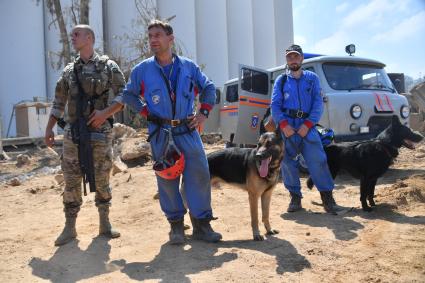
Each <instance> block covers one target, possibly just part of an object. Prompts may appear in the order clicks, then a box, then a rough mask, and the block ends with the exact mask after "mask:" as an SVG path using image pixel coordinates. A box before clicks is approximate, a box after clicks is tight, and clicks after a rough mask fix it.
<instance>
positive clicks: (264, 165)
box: [259, 157, 271, 178]
mask: <svg viewBox="0 0 425 283" xmlns="http://www.w3.org/2000/svg"><path fill="white" fill-rule="evenodd" d="M270 160H271V157H269V158H266V159H263V160H261V164H260V169H259V173H260V176H261V178H264V177H266V176H267V174H268V173H269V163H270Z"/></svg>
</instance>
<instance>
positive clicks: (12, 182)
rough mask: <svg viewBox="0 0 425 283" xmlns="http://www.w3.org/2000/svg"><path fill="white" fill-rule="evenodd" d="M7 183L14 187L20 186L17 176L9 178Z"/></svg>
mask: <svg viewBox="0 0 425 283" xmlns="http://www.w3.org/2000/svg"><path fill="white" fill-rule="evenodd" d="M7 184H8V185H9V186H14V187H16V186H20V185H21V181H19V179H18V178H13V179H10V180H9V181H8V182H7Z"/></svg>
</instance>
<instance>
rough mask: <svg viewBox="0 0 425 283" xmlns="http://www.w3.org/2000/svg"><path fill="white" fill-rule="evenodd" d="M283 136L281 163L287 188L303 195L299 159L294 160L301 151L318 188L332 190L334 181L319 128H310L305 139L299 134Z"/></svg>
mask: <svg viewBox="0 0 425 283" xmlns="http://www.w3.org/2000/svg"><path fill="white" fill-rule="evenodd" d="M282 136H283V140H284V141H285V156H284V158H283V160H282V163H281V172H282V176H283V184H284V185H285V188H286V189H287V190H288V191H290V192H291V193H295V194H298V195H299V196H302V194H301V184H300V176H299V169H298V167H299V161H298V160H294V158H295V157H296V156H297V153H298V152H300V153H301V154H302V156H303V157H304V160H305V162H306V164H307V167H308V171H309V173H310V176H311V179H312V180H313V182H314V184H315V186H316V187H317V189H318V190H319V191H321V192H322V191H332V190H333V188H334V182H333V179H332V175H331V173H330V171H329V167H328V163H327V158H326V153H325V151H324V149H323V145H322V142H321V140H320V136H319V133H318V132H317V130H316V129H315V128H312V129H310V131H309V132H308V134H307V136H305V137H304V139H302V138H301V137H300V136H299V135H297V134H295V135H293V136H291V137H289V138H286V137H285V136H284V135H283V134H282Z"/></svg>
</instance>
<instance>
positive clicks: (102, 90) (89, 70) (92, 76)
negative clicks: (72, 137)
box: [67, 55, 111, 123]
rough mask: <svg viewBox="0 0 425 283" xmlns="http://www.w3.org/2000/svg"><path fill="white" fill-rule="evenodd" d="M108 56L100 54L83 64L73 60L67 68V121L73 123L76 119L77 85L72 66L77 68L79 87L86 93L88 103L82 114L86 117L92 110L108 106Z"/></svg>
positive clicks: (109, 72)
mask: <svg viewBox="0 0 425 283" xmlns="http://www.w3.org/2000/svg"><path fill="white" fill-rule="evenodd" d="M108 60H109V57H108V56H106V55H102V56H99V57H96V58H95V59H94V60H91V61H89V62H88V63H87V64H83V63H82V62H81V61H80V60H78V59H77V60H75V61H74V62H73V63H71V64H69V68H68V80H67V81H68V92H69V93H68V106H67V107H68V110H67V115H68V119H67V120H68V122H69V123H73V122H74V121H75V119H76V113H77V111H76V107H77V101H78V95H79V93H78V85H77V81H76V78H75V73H74V68H77V73H78V76H79V81H80V84H81V87H82V88H83V90H84V91H85V93H86V94H87V95H88V101H89V105H88V106H87V107H86V111H85V112H84V116H86V117H88V116H89V114H90V113H91V112H92V111H93V110H95V109H96V110H103V109H105V108H107V107H108V106H109V102H108V100H109V89H110V77H111V70H110V69H109V67H108Z"/></svg>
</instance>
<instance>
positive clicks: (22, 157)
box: [16, 154, 31, 167]
mask: <svg viewBox="0 0 425 283" xmlns="http://www.w3.org/2000/svg"><path fill="white" fill-rule="evenodd" d="M30 160H31V158H30V157H29V156H28V155H26V154H19V155H18V156H16V166H18V167H21V166H23V165H26V164H29V163H30Z"/></svg>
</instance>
